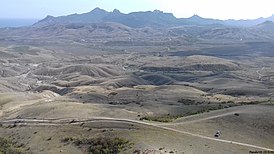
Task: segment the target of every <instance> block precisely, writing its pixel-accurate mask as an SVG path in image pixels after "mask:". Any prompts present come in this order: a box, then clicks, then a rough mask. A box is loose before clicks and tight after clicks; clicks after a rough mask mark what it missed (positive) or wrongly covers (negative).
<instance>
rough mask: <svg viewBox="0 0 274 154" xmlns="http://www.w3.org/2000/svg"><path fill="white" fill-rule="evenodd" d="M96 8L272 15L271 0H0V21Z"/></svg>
mask: <svg viewBox="0 0 274 154" xmlns="http://www.w3.org/2000/svg"><path fill="white" fill-rule="evenodd" d="M96 7H100V8H102V9H105V10H107V11H112V10H114V9H118V10H120V11H121V12H123V13H129V12H136V11H153V10H156V9H157V10H161V11H164V12H168V13H173V14H174V16H176V17H178V18H187V17H190V16H192V15H194V14H197V15H199V16H201V17H205V18H214V19H223V20H224V19H255V18H259V17H269V16H271V15H272V14H274V0H1V2H0V18H16V19H42V18H44V17H46V16H47V15H52V16H62V15H69V14H74V13H78V14H80V13H86V12H89V11H91V10H93V9H94V8H96Z"/></svg>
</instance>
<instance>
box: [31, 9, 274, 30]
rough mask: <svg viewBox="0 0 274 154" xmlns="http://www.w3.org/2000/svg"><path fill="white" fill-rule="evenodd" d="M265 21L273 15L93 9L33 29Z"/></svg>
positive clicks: (48, 20)
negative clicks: (251, 17)
mask: <svg viewBox="0 0 274 154" xmlns="http://www.w3.org/2000/svg"><path fill="white" fill-rule="evenodd" d="M266 21H274V15H272V16H270V17H268V18H258V19H254V20H232V19H231V20H217V19H210V18H202V17H200V16H198V15H193V16H192V17H190V18H176V17H175V16H174V15H173V14H172V13H164V12H163V11H159V10H154V11H146V12H132V13H129V14H125V13H121V12H120V11H119V10H117V9H115V10H113V11H112V12H108V11H106V10H103V9H100V8H95V9H94V10H92V11H90V12H88V13H83V14H72V15H68V16H60V17H53V16H47V17H46V18H44V19H42V20H40V21H39V22H37V23H35V24H34V25H33V26H34V27H43V26H48V25H52V24H68V23H69V24H83V23H84V24H86V23H102V22H114V23H120V24H123V25H126V26H128V27H131V28H143V27H176V26H183V25H213V24H216V25H224V26H237V27H252V26H255V25H258V24H261V23H263V22H266Z"/></svg>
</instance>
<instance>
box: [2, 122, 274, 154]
mask: <svg viewBox="0 0 274 154" xmlns="http://www.w3.org/2000/svg"><path fill="white" fill-rule="evenodd" d="M100 121H103V122H124V123H134V124H141V125H146V126H151V127H155V128H159V129H164V130H169V131H173V132H176V133H181V134H184V135H189V136H194V137H199V138H203V139H207V140H212V141H216V142H222V143H229V144H234V145H240V146H245V147H250V148H256V149H260V150H265V151H274V149H271V148H266V147H261V146H257V145H252V144H247V143H242V142H237V141H231V140H223V139H218V138H213V137H208V136H203V135H199V134H194V133H190V132H186V131H181V130H177V129H174V128H169V127H165V126H162V125H158V124H153V123H148V122H143V121H137V120H130V119H119V118H107V117H94V118H91V119H86V120H73V122H72V119H9V120H3V121H0V123H2V124H3V125H10V124H17V125H22V126H51V125H56V126H60V125H72V124H74V125H76V124H80V123H83V122H100Z"/></svg>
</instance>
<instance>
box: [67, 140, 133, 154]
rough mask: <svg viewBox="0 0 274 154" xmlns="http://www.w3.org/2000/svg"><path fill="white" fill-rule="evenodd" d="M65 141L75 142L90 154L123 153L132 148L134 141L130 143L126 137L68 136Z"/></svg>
mask: <svg viewBox="0 0 274 154" xmlns="http://www.w3.org/2000/svg"><path fill="white" fill-rule="evenodd" d="M62 141H63V142H66V143H67V142H69V143H73V144H74V145H76V146H77V147H79V148H83V149H84V150H85V151H86V152H87V153H89V154H117V153H123V152H125V151H127V150H129V149H131V148H132V145H133V143H130V142H129V141H128V140H126V139H124V138H119V137H115V138H109V137H100V138H90V139H87V138H81V139H79V138H72V137H67V138H64V139H63V140H62Z"/></svg>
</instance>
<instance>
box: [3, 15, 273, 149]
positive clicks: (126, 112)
mask: <svg viewBox="0 0 274 154" xmlns="http://www.w3.org/2000/svg"><path fill="white" fill-rule="evenodd" d="M95 11H96V10H95ZM97 11H98V10H97ZM116 13H117V12H116ZM151 13H154V14H153V15H155V13H156V12H151ZM157 14H161V13H159V12H157ZM70 17H71V16H70ZM82 17H83V15H82ZM64 18H65V17H63V18H62V22H60V23H59V22H56V23H55V22H54V21H55V20H58V19H55V18H53V19H54V20H53V19H52V17H47V18H45V19H44V20H42V21H39V22H38V23H37V24H35V25H33V26H29V27H21V28H1V29H0V66H1V67H0V109H1V110H0V124H1V127H0V134H1V137H4V138H7V139H9V140H12V141H13V142H14V145H15V146H16V147H17V148H19V149H20V150H22V151H26V152H29V153H87V146H88V143H90V144H91V143H92V144H94V145H95V143H96V144H97V143H101V142H106V143H109V144H110V145H109V146H110V147H111V146H113V145H112V144H111V143H113V142H116V141H117V140H118V141H119V144H120V142H121V144H122V143H125V146H128V147H126V148H121V149H119V150H120V151H119V152H120V153H201V151H203V153H249V152H250V151H270V152H271V151H273V149H274V144H273V143H274V140H273V139H274V134H273V132H274V131H273V129H274V123H273V120H272V119H273V118H274V105H273V103H274V52H273V47H274V43H273V38H274V33H273V32H274V26H273V25H274V24H273V22H265V23H261V24H259V25H256V26H252V27H234V26H227V25H216V24H212V25H211V24H207V25H177V23H176V24H175V25H171V26H170V25H169V26H168V27H166V26H160V27H156V28H155V27H153V25H152V26H151V25H150V26H143V27H142V26H141V25H137V26H132V27H130V26H129V25H127V26H126V24H125V25H123V24H121V23H116V22H98V23H66V22H63V20H64V21H66V20H68V19H69V18H68V19H64ZM73 18H74V17H73ZM51 22H53V23H51ZM131 24H132V23H131ZM266 28H268V29H267V30H266ZM271 30H272V31H271ZM217 131H221V136H220V137H218V138H216V137H214V134H215V133H216V132H217ZM96 138H99V140H100V139H101V138H103V139H105V140H106V141H105V140H103V141H102V140H100V141H97V140H96ZM112 139H114V141H112ZM64 140H65V141H64ZM118 141H117V142H118ZM86 142H87V143H86ZM76 143H78V144H76ZM80 143H81V144H80ZM38 144H39V146H38ZM110 147H108V148H110Z"/></svg>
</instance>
